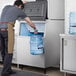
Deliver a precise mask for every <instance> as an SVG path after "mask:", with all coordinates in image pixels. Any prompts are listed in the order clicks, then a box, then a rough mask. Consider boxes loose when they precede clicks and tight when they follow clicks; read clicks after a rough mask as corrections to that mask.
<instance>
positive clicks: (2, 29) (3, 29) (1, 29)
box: [0, 28, 8, 31]
mask: <svg viewBox="0 0 76 76" xmlns="http://www.w3.org/2000/svg"><path fill="white" fill-rule="evenodd" d="M7 30H8V29H7V28H0V31H7Z"/></svg>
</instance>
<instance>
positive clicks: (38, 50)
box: [30, 34, 44, 55]
mask: <svg viewBox="0 0 76 76" xmlns="http://www.w3.org/2000/svg"><path fill="white" fill-rule="evenodd" d="M30 52H31V54H32V55H41V54H43V53H44V46H43V38H42V36H41V35H38V34H37V35H32V36H31V40H30Z"/></svg>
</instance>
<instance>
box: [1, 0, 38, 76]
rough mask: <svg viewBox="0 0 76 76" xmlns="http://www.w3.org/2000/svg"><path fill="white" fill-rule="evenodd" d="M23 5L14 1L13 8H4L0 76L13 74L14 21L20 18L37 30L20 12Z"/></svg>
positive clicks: (18, 0)
mask: <svg viewBox="0 0 76 76" xmlns="http://www.w3.org/2000/svg"><path fill="white" fill-rule="evenodd" d="M23 7H24V4H23V2H22V1H21V0H16V1H15V2H14V6H11V5H8V6H5V7H4V9H3V11H2V14H1V21H0V41H1V55H2V61H3V70H2V73H1V76H9V75H10V74H13V73H14V72H13V71H12V69H11V63H12V56H13V46H14V29H13V27H14V24H15V21H16V20H17V19H18V18H19V17H21V18H22V19H24V20H25V21H26V22H27V23H28V24H29V25H30V26H31V27H32V28H33V29H34V30H35V32H34V33H37V29H36V27H35V26H34V24H33V23H32V21H31V20H30V18H29V17H27V16H26V14H25V13H24V12H23V11H22V8H23Z"/></svg>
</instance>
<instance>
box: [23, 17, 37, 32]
mask: <svg viewBox="0 0 76 76" xmlns="http://www.w3.org/2000/svg"><path fill="white" fill-rule="evenodd" d="M24 20H25V21H26V22H27V23H28V24H29V25H30V26H31V27H32V28H33V29H34V31H35V32H37V29H36V27H35V24H34V23H33V22H32V21H31V20H30V18H29V17H26V18H25V19H24Z"/></svg>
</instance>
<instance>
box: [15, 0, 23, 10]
mask: <svg viewBox="0 0 76 76" xmlns="http://www.w3.org/2000/svg"><path fill="white" fill-rule="evenodd" d="M14 5H15V6H17V7H18V8H21V9H23V8H24V4H23V2H22V1H21V0H16V1H15V2H14Z"/></svg>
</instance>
